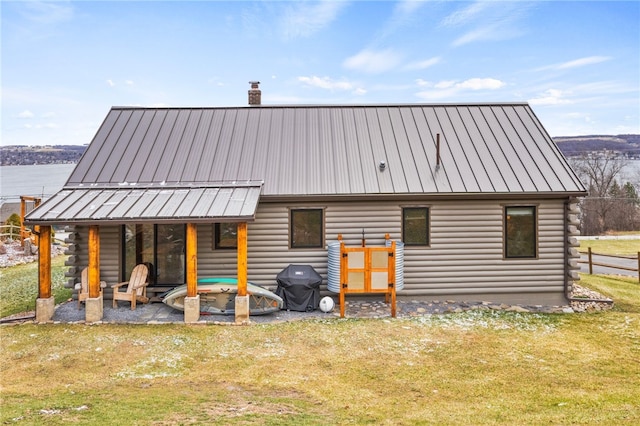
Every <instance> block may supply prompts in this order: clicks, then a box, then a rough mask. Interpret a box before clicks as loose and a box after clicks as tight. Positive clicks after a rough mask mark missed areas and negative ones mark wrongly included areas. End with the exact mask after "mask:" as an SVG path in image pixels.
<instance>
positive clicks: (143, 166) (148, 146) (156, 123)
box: [125, 110, 169, 183]
mask: <svg viewBox="0 0 640 426" xmlns="http://www.w3.org/2000/svg"><path fill="white" fill-rule="evenodd" d="M145 115H148V116H150V118H151V121H150V123H149V125H148V127H147V129H146V130H145V133H144V135H143V136H142V140H141V141H140V145H139V147H138V151H137V159H136V160H135V167H132V168H130V169H129V172H128V173H127V177H126V179H125V181H127V182H140V183H150V182H152V181H153V176H154V175H155V174H156V170H157V168H158V164H159V163H160V159H161V157H162V153H163V151H164V144H163V142H164V141H163V139H162V138H161V137H160V135H161V134H162V132H163V128H164V127H165V119H166V118H167V116H168V115H169V111H167V110H149V111H145ZM145 118H146V117H145Z"/></svg>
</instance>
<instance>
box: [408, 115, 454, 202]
mask: <svg viewBox="0 0 640 426" xmlns="http://www.w3.org/2000/svg"><path fill="white" fill-rule="evenodd" d="M420 110H421V113H420V114H416V122H417V123H418V131H419V132H420V138H421V140H422V141H423V143H424V144H425V148H426V152H427V158H428V159H429V163H430V165H431V170H433V176H434V183H435V192H438V193H448V192H454V188H453V186H452V184H451V180H450V178H449V173H450V171H449V168H451V169H452V170H451V172H454V173H457V170H455V164H453V161H452V160H451V155H450V153H449V151H448V150H447V146H446V141H445V139H444V137H443V134H442V128H441V127H440V124H439V123H438V119H437V117H436V115H435V113H434V111H433V108H430V107H421V108H420ZM438 134H440V151H439V153H440V162H439V164H440V166H439V167H438V150H437V135H438ZM447 153H449V154H448V155H447ZM425 192H431V191H429V190H428V189H427V190H426V191H425Z"/></svg>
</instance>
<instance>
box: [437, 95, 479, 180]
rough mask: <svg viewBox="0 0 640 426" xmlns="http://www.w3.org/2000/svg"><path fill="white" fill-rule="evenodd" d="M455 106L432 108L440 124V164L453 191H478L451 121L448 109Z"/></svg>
mask: <svg viewBox="0 0 640 426" xmlns="http://www.w3.org/2000/svg"><path fill="white" fill-rule="evenodd" d="M453 109H455V107H448V106H441V107H437V108H434V113H435V116H436V120H437V121H438V124H439V125H440V129H441V130H442V134H441V135H440V155H441V156H442V157H441V158H442V166H443V168H445V170H446V171H447V176H448V177H449V182H450V183H451V189H452V191H453V192H478V191H479V187H478V184H477V182H476V180H475V176H474V175H473V171H472V170H471V167H470V165H469V161H468V159H467V154H466V147H463V146H462V145H461V142H460V140H459V139H458V134H457V132H456V130H457V129H455V128H454V127H453V124H452V123H451V117H450V115H449V114H450V111H452V110H453Z"/></svg>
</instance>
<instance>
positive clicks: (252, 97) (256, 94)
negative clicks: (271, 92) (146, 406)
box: [249, 81, 262, 105]
mask: <svg viewBox="0 0 640 426" xmlns="http://www.w3.org/2000/svg"><path fill="white" fill-rule="evenodd" d="M249 84H250V85H251V89H249V105H260V104H261V103H262V99H261V98H262V92H261V91H260V89H259V88H258V86H259V85H260V82H259V81H250V82H249Z"/></svg>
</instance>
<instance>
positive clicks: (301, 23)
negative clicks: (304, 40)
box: [280, 0, 346, 39]
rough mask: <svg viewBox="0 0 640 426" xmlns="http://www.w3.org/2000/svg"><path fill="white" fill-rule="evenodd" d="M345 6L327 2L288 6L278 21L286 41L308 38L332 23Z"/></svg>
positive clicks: (297, 3) (300, 3) (337, 2)
mask: <svg viewBox="0 0 640 426" xmlns="http://www.w3.org/2000/svg"><path fill="white" fill-rule="evenodd" d="M345 5H346V2H343V1H329V0H325V1H320V2H314V3H311V2H296V3H293V4H290V5H288V7H286V8H285V10H284V13H283V15H282V17H281V20H280V27H281V29H282V33H283V35H284V37H285V38H287V39H293V38H298V37H308V36H310V35H312V34H314V33H316V32H318V31H320V30H321V29H323V28H324V27H326V26H328V25H329V24H330V23H331V22H333V20H334V19H335V18H336V16H337V15H338V13H339V12H340V10H341V9H342V8H344V7H345Z"/></svg>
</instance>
